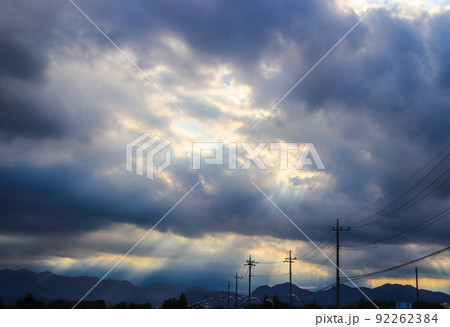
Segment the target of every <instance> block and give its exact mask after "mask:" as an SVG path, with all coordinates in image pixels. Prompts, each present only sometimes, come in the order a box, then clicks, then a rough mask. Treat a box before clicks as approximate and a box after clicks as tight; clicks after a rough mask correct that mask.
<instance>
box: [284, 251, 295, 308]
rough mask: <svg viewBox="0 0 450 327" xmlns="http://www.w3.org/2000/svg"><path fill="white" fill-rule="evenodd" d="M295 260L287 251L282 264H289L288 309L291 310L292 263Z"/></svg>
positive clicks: (290, 252)
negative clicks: (287, 255)
mask: <svg viewBox="0 0 450 327" xmlns="http://www.w3.org/2000/svg"><path fill="white" fill-rule="evenodd" d="M295 260H297V258H295V257H294V258H293V257H292V251H290V250H289V257H288V258H285V259H284V261H283V263H286V262H287V263H289V308H291V309H292V263H293V262H294V261H295Z"/></svg>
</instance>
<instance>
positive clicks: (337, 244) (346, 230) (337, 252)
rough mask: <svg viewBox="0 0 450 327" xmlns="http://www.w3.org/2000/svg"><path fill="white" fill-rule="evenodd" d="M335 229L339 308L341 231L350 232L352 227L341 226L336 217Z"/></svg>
mask: <svg viewBox="0 0 450 327" xmlns="http://www.w3.org/2000/svg"><path fill="white" fill-rule="evenodd" d="M333 231H336V307H337V308H339V307H340V306H341V299H340V294H339V291H340V277H339V272H340V271H339V248H340V245H339V232H348V231H350V227H347V228H342V227H339V219H336V228H334V226H333Z"/></svg>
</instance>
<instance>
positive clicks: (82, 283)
mask: <svg viewBox="0 0 450 327" xmlns="http://www.w3.org/2000/svg"><path fill="white" fill-rule="evenodd" d="M98 280H99V279H98V278H96V277H88V276H79V277H67V276H60V275H56V274H53V273H52V272H49V271H46V272H42V273H35V272H32V271H30V270H9V269H5V270H0V299H2V300H3V302H4V303H14V301H15V300H18V299H22V298H23V297H24V296H25V295H26V294H27V293H29V292H30V293H32V294H33V296H34V297H35V298H36V299H38V300H43V301H44V302H49V301H52V300H57V299H64V300H79V299H80V298H81V297H83V296H84V294H85V293H86V292H87V291H88V290H89V289H90V288H91V287H92V286H93V285H95V283H97V282H98ZM362 290H363V291H364V292H365V293H366V294H367V295H368V296H369V297H370V298H371V299H372V300H383V301H399V302H414V301H415V296H416V290H415V288H414V287H412V286H409V285H398V284H385V285H383V286H380V287H376V288H373V289H372V288H366V287H363V288H362ZM182 292H183V293H184V294H185V295H186V298H187V300H188V303H189V304H192V303H195V302H200V301H203V304H205V303H206V302H208V301H209V302H210V305H211V304H213V303H214V302H213V301H215V299H216V298H217V297H218V296H219V295H220V294H221V292H220V291H215V290H209V289H205V288H202V287H198V286H189V285H183V284H169V283H158V284H152V285H148V286H145V287H138V286H135V285H133V284H132V283H131V282H129V281H126V280H113V279H105V280H103V281H102V282H101V283H100V284H99V285H98V287H97V288H95V289H94V291H92V293H91V294H89V295H88V296H87V297H86V299H87V300H98V299H103V300H105V301H106V303H107V305H115V304H117V303H119V302H127V303H130V302H134V303H145V302H150V303H151V304H152V305H153V306H161V304H162V302H163V301H164V300H166V299H168V298H171V297H178V296H179V295H180V293H182ZM335 292H336V289H335V288H334V287H333V288H331V289H329V290H326V291H321V292H318V293H313V292H311V291H309V290H307V289H302V288H299V287H297V286H296V285H293V294H294V295H295V297H294V300H295V304H298V303H300V304H306V303H307V302H313V301H315V302H316V303H317V304H319V305H322V306H327V305H328V306H329V305H334V304H335V300H336V293H335ZM266 294H267V296H268V297H269V298H270V299H272V298H273V296H274V295H275V294H276V295H277V296H278V297H279V299H280V300H281V301H283V302H287V301H288V294H289V283H283V284H278V285H274V286H267V285H264V286H259V287H258V288H256V289H255V290H254V291H253V293H252V297H257V298H258V299H259V301H262V299H263V298H264V295H266ZM231 295H232V296H233V297H234V293H232V294H231ZM225 296H226V295H225ZM419 296H420V299H421V300H423V301H429V302H439V303H450V295H448V294H445V293H442V292H432V291H428V290H419ZM362 297H363V296H362V294H361V293H360V292H359V291H358V290H357V289H356V288H352V287H348V286H346V285H341V303H342V304H351V303H353V304H354V303H358V302H359V301H360V299H361V298H362ZM241 301H243V296H242V300H241ZM255 302H257V300H256V299H255ZM231 304H233V302H232V301H231Z"/></svg>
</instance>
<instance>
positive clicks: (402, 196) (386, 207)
mask: <svg viewBox="0 0 450 327" xmlns="http://www.w3.org/2000/svg"><path fill="white" fill-rule="evenodd" d="M448 156H449V154H447V155H446V156H445V157H444V158H443V159H442V160H441V161H439V162H438V164H437V165H435V166H434V167H433V168H432V169H431V170H430V171H429V172H428V173H427V174H426V175H425V176H424V177H422V178H421V179H420V180H419V181H418V182H417V183H415V184H414V185H413V186H412V187H410V188H409V189H408V190H407V191H406V192H405V193H403V195H401V196H400V197H398V198H397V199H395V200H394V201H393V202H391V203H390V204H388V205H387V206H385V207H384V208H382V209H381V210H379V211H377V212H375V213H374V214H372V215H370V216H368V217H365V218H363V219H361V220H359V221H357V222H353V223H351V224H350V227H362V226H355V225H358V224H360V223H362V222H364V221H367V220H369V219H370V218H373V217H375V216H378V215H379V214H380V213H382V212H383V211H385V210H386V209H388V208H390V207H392V206H393V205H394V204H395V203H397V202H398V201H400V200H401V199H403V198H404V197H405V196H406V195H407V194H409V193H410V192H411V191H412V190H413V189H414V188H416V187H417V186H418V185H419V184H421V183H422V182H423V181H424V180H425V179H426V178H427V177H428V176H430V175H431V173H432V172H433V171H435V170H436V169H437V168H438V167H439V166H440V165H441V164H442V163H443V162H444V161H445V160H446V159H447V157H448ZM447 171H448V170H447ZM447 171H446V172H447ZM444 174H445V173H444ZM444 174H443V175H444ZM440 177H442V175H441V176H440Z"/></svg>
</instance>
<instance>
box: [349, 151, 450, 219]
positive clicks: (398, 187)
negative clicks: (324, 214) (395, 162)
mask: <svg viewBox="0 0 450 327" xmlns="http://www.w3.org/2000/svg"><path fill="white" fill-rule="evenodd" d="M449 146H450V145H446V146H445V147H444V149H443V150H441V151H440V152H439V153H438V154H437V155H436V156H434V157H433V158H432V159H431V160H430V161H428V162H427V163H426V164H425V165H424V166H423V167H422V168H420V169H419V170H418V171H417V172H415V173H414V174H413V175H411V176H410V177H408V178H407V179H406V180H405V181H404V182H403V183H401V184H400V185H398V186H397V187H396V188H394V189H393V190H392V191H390V192H389V193H387V194H385V195H384V196H382V197H381V198H379V199H378V200H376V201H375V202H372V203H371V204H369V205H368V206H366V207H364V208H362V209H360V210H358V211H355V212H353V213H351V214H348V215H346V216H343V217H341V218H342V219H343V218H349V217H352V216H354V215H356V214H358V213H361V212H363V211H365V210H367V209H369V208H370V207H372V206H374V205H375V204H377V203H379V202H380V201H381V200H384V199H385V198H387V197H388V196H389V195H391V194H392V193H394V192H395V191H397V190H398V189H400V188H401V187H402V186H404V185H405V184H407V183H408V182H409V181H410V180H412V179H413V178H414V177H416V176H417V175H419V174H420V173H421V172H422V171H423V170H424V169H425V168H426V167H427V166H428V165H430V164H431V163H432V162H433V161H434V160H436V159H437V158H439V157H440V156H441V154H442V153H444V152H445V151H446V150H447V148H448V147H449Z"/></svg>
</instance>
